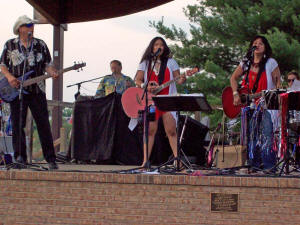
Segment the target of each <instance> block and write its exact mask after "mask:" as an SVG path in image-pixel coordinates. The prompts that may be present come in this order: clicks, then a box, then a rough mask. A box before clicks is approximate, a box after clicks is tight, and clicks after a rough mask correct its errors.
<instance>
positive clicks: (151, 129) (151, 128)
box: [142, 121, 158, 166]
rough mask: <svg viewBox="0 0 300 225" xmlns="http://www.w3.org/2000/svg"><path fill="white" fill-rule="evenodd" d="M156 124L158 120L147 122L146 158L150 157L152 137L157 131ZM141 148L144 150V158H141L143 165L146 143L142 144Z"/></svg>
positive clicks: (145, 159) (144, 162) (145, 160)
mask: <svg viewBox="0 0 300 225" xmlns="http://www.w3.org/2000/svg"><path fill="white" fill-rule="evenodd" d="M157 124H158V121H153V122H149V137H148V158H150V155H151V152H152V148H153V144H154V138H155V134H156V131H157ZM143 150H144V160H143V164H142V166H145V164H146V162H147V154H146V145H145V144H144V146H143Z"/></svg>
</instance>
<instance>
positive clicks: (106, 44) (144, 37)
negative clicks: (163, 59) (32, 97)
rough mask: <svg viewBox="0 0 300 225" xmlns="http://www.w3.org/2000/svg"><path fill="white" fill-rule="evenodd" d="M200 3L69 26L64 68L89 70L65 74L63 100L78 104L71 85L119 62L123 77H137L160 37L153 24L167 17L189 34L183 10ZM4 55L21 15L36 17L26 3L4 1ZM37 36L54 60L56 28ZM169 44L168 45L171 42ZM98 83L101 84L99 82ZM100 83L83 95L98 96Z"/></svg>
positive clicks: (40, 29) (44, 28) (180, 2)
mask: <svg viewBox="0 0 300 225" xmlns="http://www.w3.org/2000/svg"><path fill="white" fill-rule="evenodd" d="M196 2H197V1H196V0H175V1H173V2H171V3H168V4H165V5H162V6H159V7H156V8H154V9H150V10H147V11H143V12H140V13H135V14H132V15H129V16H124V17H118V18H114V19H108V20H100V21H94V22H85V23H74V24H69V25H68V31H67V32H65V46H64V67H69V66H72V65H73V62H74V61H84V62H86V63H87V66H86V67H85V68H84V70H83V71H82V72H79V73H78V72H75V71H71V72H68V73H65V74H64V85H63V93H64V94H63V99H64V101H69V102H72V101H74V94H75V93H76V92H77V88H76V87H71V88H66V86H67V85H70V84H73V83H77V82H81V81H84V80H89V79H93V78H97V77H100V76H103V75H106V74H109V73H110V67H109V62H110V61H111V60H113V59H118V60H120V61H121V62H122V64H123V71H122V72H123V73H124V74H126V75H128V76H130V77H132V78H133V77H134V75H135V72H136V68H137V66H138V63H139V61H140V59H141V56H142V54H143V52H144V50H145V48H146V47H147V45H148V44H149V42H150V40H151V39H152V38H153V37H155V36H157V35H159V34H158V33H157V32H156V31H155V29H153V28H151V27H149V21H152V20H155V21H158V20H160V19H161V17H162V16H164V21H165V24H168V25H171V24H174V25H176V26H178V27H181V28H183V29H184V30H186V31H188V30H189V21H188V19H187V18H186V17H185V15H184V13H183V8H184V7H186V6H187V5H188V4H194V3H196ZM1 9H2V10H1V13H0V20H1V35H0V48H1V52H2V50H3V46H4V43H5V41H7V40H8V39H10V38H13V37H15V36H14V34H13V31H12V29H13V25H14V23H15V21H16V19H17V18H18V17H19V16H20V15H24V14H25V15H28V16H29V17H31V18H32V17H33V8H32V7H31V5H30V4H29V3H27V2H26V1H25V0H9V1H7V0H5V1H3V0H2V1H1ZM34 36H35V37H37V38H41V39H43V40H44V41H45V42H46V43H47V45H48V47H49V50H50V52H51V55H52V56H53V54H52V52H53V47H52V46H53V27H52V25H36V26H35V31H34ZM167 42H168V41H167ZM96 82H97V81H96ZM46 85H47V98H48V99H52V92H51V89H52V81H51V79H48V80H47V82H46ZM96 88H97V83H86V84H83V85H82V88H81V93H82V94H85V95H94V94H95V91H96Z"/></svg>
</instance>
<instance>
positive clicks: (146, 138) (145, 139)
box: [141, 56, 158, 171]
mask: <svg viewBox="0 0 300 225" xmlns="http://www.w3.org/2000/svg"><path fill="white" fill-rule="evenodd" d="M157 58H158V56H156V57H154V64H153V66H152V68H151V70H150V71H149V76H148V74H147V77H148V78H147V82H146V85H145V87H144V92H143V95H142V98H141V99H142V100H143V99H144V98H146V99H145V101H146V102H145V103H146V104H145V110H144V132H143V147H144V148H145V149H146V159H147V161H146V163H145V165H144V168H146V169H147V170H148V171H150V169H151V164H150V159H149V147H148V143H149V118H148V117H149V108H148V91H147V88H148V86H149V81H150V80H151V75H152V72H153V69H154V66H155V64H156V61H157ZM151 60H152V57H151ZM150 63H151V61H150Z"/></svg>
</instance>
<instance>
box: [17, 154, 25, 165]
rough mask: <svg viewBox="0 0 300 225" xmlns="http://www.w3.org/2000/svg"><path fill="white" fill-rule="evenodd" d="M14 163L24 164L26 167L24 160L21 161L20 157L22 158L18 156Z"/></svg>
mask: <svg viewBox="0 0 300 225" xmlns="http://www.w3.org/2000/svg"><path fill="white" fill-rule="evenodd" d="M16 163H19V164H24V165H26V164H27V162H26V160H25V159H23V157H22V156H18V158H17V159H16Z"/></svg>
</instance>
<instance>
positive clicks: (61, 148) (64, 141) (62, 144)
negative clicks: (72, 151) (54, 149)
mask: <svg viewBox="0 0 300 225" xmlns="http://www.w3.org/2000/svg"><path fill="white" fill-rule="evenodd" d="M66 145H67V135H66V129H65V128H64V127H61V128H60V145H59V151H60V152H65V151H66Z"/></svg>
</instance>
